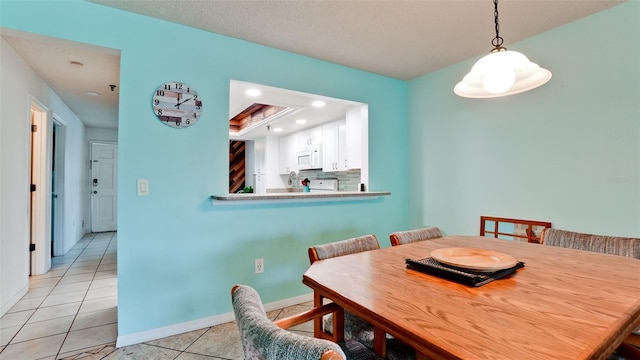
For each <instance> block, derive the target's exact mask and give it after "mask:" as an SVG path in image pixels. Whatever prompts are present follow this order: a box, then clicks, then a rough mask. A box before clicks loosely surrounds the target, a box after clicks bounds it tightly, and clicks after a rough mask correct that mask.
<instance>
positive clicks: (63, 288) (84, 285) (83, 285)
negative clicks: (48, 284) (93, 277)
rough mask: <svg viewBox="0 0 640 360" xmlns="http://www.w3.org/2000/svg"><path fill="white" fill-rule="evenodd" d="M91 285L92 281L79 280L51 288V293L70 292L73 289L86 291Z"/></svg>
mask: <svg viewBox="0 0 640 360" xmlns="http://www.w3.org/2000/svg"><path fill="white" fill-rule="evenodd" d="M89 286H91V281H82V282H77V283H73V284H64V285H58V286H56V287H54V288H53V290H51V295H56V294H63V293H68V292H73V291H80V290H85V291H86V290H88V289H89Z"/></svg>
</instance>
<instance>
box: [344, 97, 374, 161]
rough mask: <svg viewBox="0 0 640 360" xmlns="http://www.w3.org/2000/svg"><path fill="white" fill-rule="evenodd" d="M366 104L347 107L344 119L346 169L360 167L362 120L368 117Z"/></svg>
mask: <svg viewBox="0 0 640 360" xmlns="http://www.w3.org/2000/svg"><path fill="white" fill-rule="evenodd" d="M368 116H369V115H368V108H367V107H366V106H353V107H350V108H348V109H347V119H346V155H345V157H346V161H347V162H346V164H345V167H346V168H347V169H361V168H362V154H363V151H362V148H363V143H362V137H363V135H362V133H363V132H364V131H363V129H364V128H365V127H364V121H365V120H366V119H367V117H368Z"/></svg>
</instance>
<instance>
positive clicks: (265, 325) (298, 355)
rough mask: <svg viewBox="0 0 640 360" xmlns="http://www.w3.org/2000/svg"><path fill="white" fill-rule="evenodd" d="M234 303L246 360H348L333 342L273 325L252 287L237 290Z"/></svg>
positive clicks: (232, 295)
mask: <svg viewBox="0 0 640 360" xmlns="http://www.w3.org/2000/svg"><path fill="white" fill-rule="evenodd" d="M231 299H232V302H233V311H234V313H235V317H236V323H237V324H238V330H240V340H241V342H242V350H243V351H244V357H245V359H248V360H249V359H261V360H280V359H299V360H345V359H346V356H345V354H344V352H343V351H342V349H341V348H340V346H339V345H338V344H336V343H334V342H331V341H328V340H322V339H316V338H313V337H309V336H304V335H299V334H295V333H293V332H290V331H287V330H285V329H281V328H280V327H278V326H277V325H276V324H274V323H273V322H272V321H271V320H269V318H268V317H267V314H266V313H265V311H264V306H263V304H262V300H261V299H260V295H258V292H257V291H255V289H253V288H252V287H250V286H246V285H236V286H234V287H233V288H232V289H231Z"/></svg>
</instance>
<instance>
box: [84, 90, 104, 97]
mask: <svg viewBox="0 0 640 360" xmlns="http://www.w3.org/2000/svg"><path fill="white" fill-rule="evenodd" d="M84 94H85V95H89V96H98V95H100V94H99V93H97V92H95V91H85V92H84Z"/></svg>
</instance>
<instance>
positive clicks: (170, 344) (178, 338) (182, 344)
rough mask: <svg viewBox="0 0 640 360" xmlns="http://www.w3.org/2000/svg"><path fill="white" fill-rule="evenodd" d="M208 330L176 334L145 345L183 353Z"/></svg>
mask: <svg viewBox="0 0 640 360" xmlns="http://www.w3.org/2000/svg"><path fill="white" fill-rule="evenodd" d="M207 330H208V328H205V329H199V330H194V331H189V332H187V333H184V334H178V335H174V336H169V337H166V338H162V339H158V340H153V341H147V342H146V343H145V344H148V345H155V346H160V347H163V348H167V349H173V350H180V351H184V350H185V349H186V348H188V347H189V346H190V345H191V344H193V343H194V342H195V341H196V340H198V338H200V336H202V334H204V333H205V332H206V331H207Z"/></svg>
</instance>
